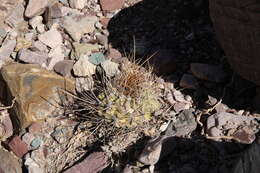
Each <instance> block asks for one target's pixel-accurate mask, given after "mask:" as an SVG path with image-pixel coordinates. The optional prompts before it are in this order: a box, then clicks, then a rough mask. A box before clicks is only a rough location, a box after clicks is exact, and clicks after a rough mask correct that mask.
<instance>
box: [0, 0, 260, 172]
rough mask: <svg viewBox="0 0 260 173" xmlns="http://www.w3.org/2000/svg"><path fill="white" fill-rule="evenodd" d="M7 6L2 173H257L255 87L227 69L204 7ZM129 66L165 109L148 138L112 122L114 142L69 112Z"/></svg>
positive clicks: (0, 61)
mask: <svg viewBox="0 0 260 173" xmlns="http://www.w3.org/2000/svg"><path fill="white" fill-rule="evenodd" d="M0 2H1V5H0V9H1V11H0V45H1V47H0V69H1V71H0V73H1V74H0V103H1V104H0V140H1V148H0V172H4V173H21V172H29V173H45V172H46V173H47V172H48V173H49V172H51V173H56V172H66V173H74V172H77V173H79V172H80V173H86V172H87V173H88V172H89V173H95V172H105V173H106V172H108V173H110V172H124V173H131V172H133V173H136V172H140V173H141V172H142V173H145V172H158V173H169V172H170V173H191V172H194V173H195V172H196V173H197V172H212V173H213V172H214V173H215V172H216V173H217V172H233V173H237V172H239V173H245V172H248V170H250V169H251V170H259V169H260V168H258V167H257V166H256V165H253V166H252V165H251V166H249V164H248V160H249V159H248V158H252V157H253V158H254V160H255V161H256V162H257V161H259V159H260V157H259V153H260V152H259V148H258V147H257V146H258V143H259V139H258V137H257V132H258V131H259V118H260V116H259V114H257V113H256V109H255V108H254V101H253V97H254V95H255V94H256V93H255V85H254V84H252V83H250V82H248V81H246V80H244V79H242V78H240V77H239V76H237V75H236V74H235V73H234V72H233V71H232V70H231V69H230V67H229V65H228V62H227V60H226V57H225V55H224V52H223V50H222V49H221V48H220V47H219V45H218V42H217V40H216V37H215V34H214V29H213V27H212V24H211V21H210V16H209V11H208V2H207V1H206V0H187V1H186V0H175V1H173V0H164V1H158V0H100V1H98V0H59V1H55V0H28V1H24V0H0ZM128 59H130V61H131V60H133V59H135V61H134V63H137V62H141V63H142V62H144V64H146V63H148V64H150V66H151V67H153V72H154V73H155V74H156V75H157V76H156V77H155V79H154V81H156V82H155V83H156V84H157V85H156V86H157V89H158V93H156V94H154V95H157V94H158V97H160V99H158V100H160V103H161V104H162V106H161V108H160V109H159V110H156V111H153V112H152V113H151V111H150V112H148V113H149V114H148V115H149V116H146V117H148V118H147V119H148V120H149V122H146V124H142V128H141V130H140V128H139V129H138V130H136V129H134V130H133V128H129V127H130V126H131V123H132V121H131V122H128V121H127V123H129V124H130V125H129V124H127V125H125V123H126V121H125V120H124V119H122V118H121V117H120V116H119V115H121V114H116V113H114V114H113V116H112V117H113V118H114V119H116V120H115V127H116V128H115V129H119V130H117V131H116V133H106V132H108V127H109V126H107V125H106V126H104V124H103V123H100V122H103V121H98V122H96V121H93V122H92V120H93V119H91V121H89V120H88V121H82V120H81V118H82V116H83V117H84V115H85V113H86V112H84V111H83V112H84V113H83V112H82V111H78V110H75V104H74V105H72V106H74V107H73V108H71V104H70V103H71V102H72V100H73V99H76V100H77V99H78V98H79V97H81V96H86V95H84V93H85V94H86V93H88V92H89V91H92V90H91V89H92V88H93V87H94V86H95V82H96V80H97V76H96V74H97V72H98V71H100V69H102V70H104V72H105V75H106V76H107V77H108V78H115V79H116V78H117V75H119V74H122V73H123V72H124V70H125V69H128V68H129V67H130V66H127V64H129V63H131V62H130V61H129V60H128ZM139 60H140V61H139ZM124 68H125V69H124ZM129 69H130V68H129ZM138 70H139V71H137V72H135V73H136V74H139V73H140V74H145V72H146V70H145V69H143V67H142V68H140V69H139V68H138ZM143 81H144V79H143ZM138 82H140V81H138ZM131 86H132V85H131ZM133 86H135V85H133ZM147 86H148V85H146V87H147ZM130 88H131V87H130ZM86 91H87V92H86ZM144 91H147V90H144ZM156 91H157V90H156ZM87 96H89V95H87ZM92 96H93V95H92ZM97 97H98V99H100V97H101V95H97ZM120 99H121V100H122V98H120ZM120 99H119V101H120ZM131 99H132V98H131ZM131 99H130V100H131ZM149 99H150V97H149ZM78 100H80V99H78ZM100 100H101V101H102V99H100ZM123 100H124V102H126V101H125V100H126V99H123ZM132 100H133V99H132ZM81 101H82V100H81ZM91 101H93V97H92V100H87V101H86V100H84V101H83V102H84V104H85V102H87V104H89V103H91ZM149 101H150V100H149ZM83 102H79V103H81V104H83ZM73 103H75V102H73ZM76 103H78V102H76ZM141 103H142V102H141ZM149 104H151V102H148V103H146V104H144V105H145V106H147V105H149ZM92 105H93V104H92ZM123 106H124V108H123V109H124V110H123V111H126V112H129V111H131V112H132V113H133V112H136V111H138V110H139V108H138V107H137V108H136V107H133V106H132V105H131V104H130V106H128V107H127V106H126V104H123ZM76 107H77V106H76ZM80 108H82V107H80V106H78V107H77V109H80ZM145 108H146V107H145ZM88 111H89V110H88ZM142 111H143V110H142ZM142 111H140V112H142ZM144 112H145V113H144V114H146V113H147V111H144ZM102 113H103V114H105V115H106V116H108V115H111V113H110V112H108V111H105V112H102ZM150 113H151V114H150ZM76 114H77V116H79V117H77V118H75V115H76ZM81 114H82V115H81ZM116 115H117V116H116ZM151 115H152V116H153V117H157V119H150V118H149V117H150V116H151ZM158 117H159V118H158ZM106 118H107V117H106ZM95 123H96V124H97V126H94V127H95V128H94V130H91V128H90V127H92V126H93V124H95ZM137 123H139V122H138V121H137ZM123 125H125V126H127V128H125V126H124V127H123ZM100 126H101V127H100ZM102 126H104V127H103V128H102ZM113 127H114V126H113ZM112 129H113V128H112ZM126 130H127V132H126ZM96 131H98V132H96ZM123 132H124V133H123ZM111 134H113V135H111ZM106 135H107V136H106ZM108 137H109V138H108ZM242 168H243V169H242Z"/></svg>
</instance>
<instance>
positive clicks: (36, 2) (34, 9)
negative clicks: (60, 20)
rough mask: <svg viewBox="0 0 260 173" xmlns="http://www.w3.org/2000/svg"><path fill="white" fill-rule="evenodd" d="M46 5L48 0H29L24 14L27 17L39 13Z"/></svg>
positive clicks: (41, 12)
mask: <svg viewBox="0 0 260 173" xmlns="http://www.w3.org/2000/svg"><path fill="white" fill-rule="evenodd" d="M47 6H48V0H29V2H28V5H27V7H26V10H25V13H24V15H25V16H26V17H28V18H32V17H34V16H37V15H41V14H43V12H44V10H45V8H46V7H47Z"/></svg>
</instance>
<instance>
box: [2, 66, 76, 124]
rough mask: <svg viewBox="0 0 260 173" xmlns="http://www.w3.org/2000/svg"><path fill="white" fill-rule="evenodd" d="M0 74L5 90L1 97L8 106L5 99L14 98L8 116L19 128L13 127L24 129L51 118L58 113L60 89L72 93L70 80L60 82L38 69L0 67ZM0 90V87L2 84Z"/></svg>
mask: <svg viewBox="0 0 260 173" xmlns="http://www.w3.org/2000/svg"><path fill="white" fill-rule="evenodd" d="M0 72H1V75H2V76H1V77H0V82H1V81H2V83H4V84H5V86H6V87H7V89H6V91H5V96H4V95H3V97H4V98H5V100H6V101H7V102H8V101H9V102H10V100H8V98H12V97H15V98H16V103H15V105H14V107H13V108H12V109H11V113H12V117H13V119H15V120H16V123H18V125H19V126H18V125H16V126H17V127H22V128H25V127H28V126H29V125H30V124H31V123H32V122H35V121H38V120H44V119H46V118H47V117H48V116H51V115H52V113H53V112H54V111H56V110H57V107H56V106H55V105H57V104H58V103H60V102H61V99H62V97H61V96H62V95H60V94H61V91H60V90H59V89H62V88H63V89H66V90H68V91H71V92H73V91H74V81H73V80H71V79H66V78H63V77H61V76H59V75H57V74H55V73H52V72H50V71H47V70H45V69H42V68H40V67H39V66H38V65H34V64H16V63H12V64H8V65H5V66H3V67H2V69H1V71H0ZM0 86H1V87H3V84H1V85H0ZM0 95H1V94H0ZM6 98H7V99H6ZM9 104H10V103H9ZM9 104H7V105H9Z"/></svg>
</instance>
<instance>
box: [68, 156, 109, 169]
mask: <svg viewBox="0 0 260 173" xmlns="http://www.w3.org/2000/svg"><path fill="white" fill-rule="evenodd" d="M107 166H108V157H107V156H106V155H105V153H104V152H95V153H92V154H90V155H89V156H88V157H87V158H86V159H85V160H83V161H82V162H80V163H79V164H76V165H74V166H73V167H71V168H69V169H68V170H66V171H65V172H64V173H97V172H101V171H102V170H103V169H104V168H106V167H107Z"/></svg>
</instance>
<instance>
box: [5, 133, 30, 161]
mask: <svg viewBox="0 0 260 173" xmlns="http://www.w3.org/2000/svg"><path fill="white" fill-rule="evenodd" d="M8 147H9V148H10V149H11V150H12V151H13V152H14V154H15V155H17V156H18V157H20V158H22V157H23V156H24V155H25V154H26V153H27V152H28V147H27V144H26V143H25V142H23V141H22V140H21V138H20V137H19V136H15V137H13V138H12V139H11V140H10V141H9V142H8Z"/></svg>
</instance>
